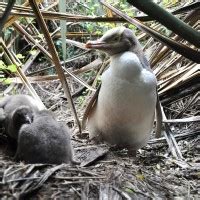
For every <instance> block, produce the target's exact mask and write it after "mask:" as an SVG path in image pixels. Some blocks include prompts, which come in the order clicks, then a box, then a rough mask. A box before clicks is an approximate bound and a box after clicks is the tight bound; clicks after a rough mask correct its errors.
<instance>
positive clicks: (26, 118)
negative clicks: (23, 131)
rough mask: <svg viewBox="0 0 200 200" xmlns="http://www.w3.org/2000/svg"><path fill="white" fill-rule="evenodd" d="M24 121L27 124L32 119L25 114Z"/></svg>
mask: <svg viewBox="0 0 200 200" xmlns="http://www.w3.org/2000/svg"><path fill="white" fill-rule="evenodd" d="M25 121H26V123H27V124H31V122H32V121H33V120H32V118H31V117H30V116H28V115H26V117H25Z"/></svg>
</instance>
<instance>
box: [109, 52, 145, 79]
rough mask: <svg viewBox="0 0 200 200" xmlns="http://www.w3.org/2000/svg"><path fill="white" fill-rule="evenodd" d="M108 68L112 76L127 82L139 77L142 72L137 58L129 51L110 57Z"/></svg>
mask: <svg viewBox="0 0 200 200" xmlns="http://www.w3.org/2000/svg"><path fill="white" fill-rule="evenodd" d="M110 68H111V71H112V73H113V74H114V75H116V76H120V78H122V79H126V80H129V81H130V80H133V79H135V77H137V76H140V74H141V72H142V70H143V67H142V64H141V62H140V59H139V57H138V56H137V55H136V54H135V53H133V52H131V51H126V52H123V53H119V54H115V55H112V56H111V62H110Z"/></svg>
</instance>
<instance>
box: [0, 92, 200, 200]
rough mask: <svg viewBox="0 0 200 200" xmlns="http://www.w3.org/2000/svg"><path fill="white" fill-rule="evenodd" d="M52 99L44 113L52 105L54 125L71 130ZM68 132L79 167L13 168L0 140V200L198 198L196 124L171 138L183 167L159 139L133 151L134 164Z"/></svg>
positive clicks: (61, 108) (199, 169)
mask: <svg viewBox="0 0 200 200" xmlns="http://www.w3.org/2000/svg"><path fill="white" fill-rule="evenodd" d="M54 97H55V98H49V100H48V98H46V101H48V103H49V105H48V107H51V106H50V104H51V103H52V104H53V105H57V109H55V113H56V114H57V117H58V119H60V120H64V121H65V122H66V123H68V124H69V125H70V124H73V118H72V117H71V115H70V114H69V113H68V116H66V112H65V110H64V108H65V104H64V102H63V100H60V102H58V101H57V100H58V99H57V98H58V97H56V96H54ZM50 99H51V101H52V102H51V101H50ZM53 101H54V103H53ZM61 101H62V102H61ZM55 102H57V103H55ZM65 119H68V120H65ZM72 131H73V133H74V134H73V136H72V143H73V146H74V148H75V158H76V160H79V161H81V166H69V165H58V166H55V165H25V164H23V163H15V162H13V161H12V154H10V151H9V149H10V148H9V146H8V144H7V139H6V138H5V136H2V135H1V140H0V141H1V142H0V148H1V151H0V176H1V182H0V198H1V199H8V198H9V199H15V198H21V199H27V198H28V197H29V198H30V199H50V198H51V199H152V198H156V199H175V197H176V198H177V199H199V198H200V179H199V178H200V154H199V150H200V142H199V141H200V136H199V133H200V131H199V128H198V124H196V125H195V124H193V125H192V126H190V129H180V130H179V131H177V132H176V133H177V135H179V137H177V138H176V139H177V141H179V142H178V144H179V147H180V149H181V152H182V154H183V156H184V158H185V161H177V160H175V159H173V158H172V157H171V155H170V154H169V151H168V146H167V143H166V142H165V139H160V140H155V139H152V140H151V141H150V142H149V144H148V145H147V146H146V147H144V148H143V149H142V150H139V151H138V153H137V157H136V158H131V157H129V156H128V155H127V152H126V150H122V151H112V150H110V149H109V147H107V146H106V145H104V144H101V145H95V144H93V143H92V142H88V133H87V132H85V133H83V136H82V137H78V136H77V135H76V134H75V132H76V129H72ZM184 133H185V134H184ZM184 135H185V137H183V136H184ZM29 194H30V195H29ZM178 197H179V198H178Z"/></svg>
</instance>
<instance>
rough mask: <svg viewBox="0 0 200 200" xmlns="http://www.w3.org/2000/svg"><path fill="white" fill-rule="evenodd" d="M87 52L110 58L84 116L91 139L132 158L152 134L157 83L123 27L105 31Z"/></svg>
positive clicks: (140, 52) (91, 42)
mask: <svg viewBox="0 0 200 200" xmlns="http://www.w3.org/2000/svg"><path fill="white" fill-rule="evenodd" d="M86 47H87V48H89V49H97V50H101V51H103V52H105V53H107V54H108V55H109V56H110V67H109V68H108V69H107V70H106V71H105V72H104V73H103V74H102V84H101V88H100V89H99V94H98V99H97V100H96V102H95V103H93V105H92V108H91V111H90V112H87V114H88V117H87V120H88V121H87V126H88V130H89V134H90V138H95V139H96V140H98V141H99V140H100V141H101V140H103V141H106V142H108V143H110V144H112V145H116V146H117V147H122V148H128V149H129V150H130V152H131V153H133V154H135V153H136V150H137V149H139V148H141V147H143V146H144V145H145V144H146V143H147V141H148V139H149V137H150V134H151V132H152V130H153V122H154V114H155V108H156V101H157V80H156V77H155V75H154V74H153V72H152V71H151V69H150V67H149V64H148V61H147V59H146V57H145V56H144V53H143V50H142V47H141V45H140V43H139V41H138V40H137V38H136V37H135V36H134V34H133V32H132V31H131V30H130V29H128V28H124V27H117V28H114V29H111V30H109V31H107V32H106V33H105V34H104V35H103V36H102V37H101V38H100V39H99V40H96V41H89V42H88V43H87V44H86Z"/></svg>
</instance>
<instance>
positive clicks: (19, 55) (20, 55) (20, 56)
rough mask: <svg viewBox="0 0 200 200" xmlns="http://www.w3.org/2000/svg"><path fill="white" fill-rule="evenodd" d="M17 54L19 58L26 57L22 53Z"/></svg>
mask: <svg viewBox="0 0 200 200" xmlns="http://www.w3.org/2000/svg"><path fill="white" fill-rule="evenodd" d="M16 56H17V58H19V59H24V58H25V56H23V55H22V54H21V53H19V54H17V55H16Z"/></svg>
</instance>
